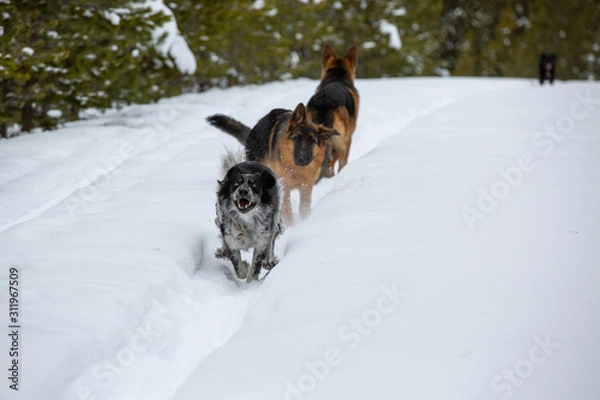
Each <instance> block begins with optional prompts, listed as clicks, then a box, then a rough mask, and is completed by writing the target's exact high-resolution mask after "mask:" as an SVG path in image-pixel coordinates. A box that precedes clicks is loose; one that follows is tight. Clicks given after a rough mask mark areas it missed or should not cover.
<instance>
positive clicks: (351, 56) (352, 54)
mask: <svg viewBox="0 0 600 400" xmlns="http://www.w3.org/2000/svg"><path fill="white" fill-rule="evenodd" d="M357 53H358V50H356V46H352V47H350V50H348V52H347V53H346V55H345V56H344V58H345V59H346V60H348V61H349V62H350V64H351V65H352V67H356V64H357V63H358V54H357Z"/></svg>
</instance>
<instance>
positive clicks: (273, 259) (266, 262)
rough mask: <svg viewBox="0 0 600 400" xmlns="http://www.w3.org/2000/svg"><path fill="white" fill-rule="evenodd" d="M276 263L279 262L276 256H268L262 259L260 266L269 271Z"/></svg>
mask: <svg viewBox="0 0 600 400" xmlns="http://www.w3.org/2000/svg"><path fill="white" fill-rule="evenodd" d="M277 263H279V260H278V259H277V257H275V256H273V257H269V258H268V259H266V260H264V261H263V263H262V265H261V267H263V268H264V269H266V270H267V271H270V270H272V269H273V268H275V266H276V265H277Z"/></svg>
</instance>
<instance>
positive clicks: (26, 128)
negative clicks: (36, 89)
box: [21, 101, 33, 132]
mask: <svg viewBox="0 0 600 400" xmlns="http://www.w3.org/2000/svg"><path fill="white" fill-rule="evenodd" d="M32 129H33V105H32V104H31V102H30V101H29V102H27V103H25V105H24V106H23V108H22V109H21V132H31V130H32Z"/></svg>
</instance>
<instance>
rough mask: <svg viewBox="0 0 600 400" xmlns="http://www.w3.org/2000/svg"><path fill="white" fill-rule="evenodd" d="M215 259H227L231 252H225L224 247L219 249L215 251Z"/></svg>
mask: <svg viewBox="0 0 600 400" xmlns="http://www.w3.org/2000/svg"><path fill="white" fill-rule="evenodd" d="M215 257H217V258H227V259H229V258H230V257H231V252H230V251H229V250H227V249H226V248H225V247H219V248H218V249H217V250H216V251H215Z"/></svg>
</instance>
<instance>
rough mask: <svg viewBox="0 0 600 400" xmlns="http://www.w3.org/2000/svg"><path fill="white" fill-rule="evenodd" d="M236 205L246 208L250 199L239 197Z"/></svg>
mask: <svg viewBox="0 0 600 400" xmlns="http://www.w3.org/2000/svg"><path fill="white" fill-rule="evenodd" d="M238 205H239V206H240V208H241V209H245V208H248V206H249V205H250V201H249V200H246V199H239V200H238Z"/></svg>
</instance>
